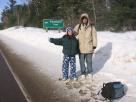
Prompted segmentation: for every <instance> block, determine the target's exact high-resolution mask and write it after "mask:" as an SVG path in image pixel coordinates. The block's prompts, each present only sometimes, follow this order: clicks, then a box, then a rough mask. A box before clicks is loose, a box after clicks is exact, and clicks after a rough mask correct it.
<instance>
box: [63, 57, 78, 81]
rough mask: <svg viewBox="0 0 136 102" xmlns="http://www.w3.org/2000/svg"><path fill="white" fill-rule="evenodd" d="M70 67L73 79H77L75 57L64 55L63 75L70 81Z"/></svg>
mask: <svg viewBox="0 0 136 102" xmlns="http://www.w3.org/2000/svg"><path fill="white" fill-rule="evenodd" d="M69 67H70V68H71V69H70V76H71V78H72V79H73V78H76V58H75V56H68V55H64V57H63V65H62V73H63V78H65V79H68V77H69V75H68V74H69Z"/></svg>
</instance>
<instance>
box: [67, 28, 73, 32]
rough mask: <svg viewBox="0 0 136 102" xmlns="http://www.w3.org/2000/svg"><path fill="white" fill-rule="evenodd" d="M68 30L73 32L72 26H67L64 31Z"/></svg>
mask: <svg viewBox="0 0 136 102" xmlns="http://www.w3.org/2000/svg"><path fill="white" fill-rule="evenodd" d="M68 31H72V32H74V30H73V28H72V27H67V28H66V33H68Z"/></svg>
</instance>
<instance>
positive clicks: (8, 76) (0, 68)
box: [0, 52, 27, 102]
mask: <svg viewBox="0 0 136 102" xmlns="http://www.w3.org/2000/svg"><path fill="white" fill-rule="evenodd" d="M0 102H27V100H26V98H25V96H24V95H23V93H22V91H21V89H20V87H19V85H18V84H17V82H16V80H15V78H14V76H13V74H12V73H11V71H10V70H9V66H8V65H7V63H6V61H5V59H4V56H3V55H2V53H1V52H0Z"/></svg>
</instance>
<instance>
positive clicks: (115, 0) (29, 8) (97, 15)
mask: <svg viewBox="0 0 136 102" xmlns="http://www.w3.org/2000/svg"><path fill="white" fill-rule="evenodd" d="M27 1H28V3H27V4H22V5H17V4H16V0H9V2H10V3H9V6H6V7H5V9H4V10H3V12H2V24H0V27H1V28H2V27H4V28H6V27H11V26H19V25H22V26H35V27H42V20H43V19H48V18H50V19H64V21H65V26H68V25H70V26H75V24H77V23H78V22H79V17H80V15H81V13H85V12H86V13H88V14H89V16H90V18H91V19H92V20H93V22H95V24H96V28H97V29H98V30H112V31H126V30H136V2H135V0H27Z"/></svg>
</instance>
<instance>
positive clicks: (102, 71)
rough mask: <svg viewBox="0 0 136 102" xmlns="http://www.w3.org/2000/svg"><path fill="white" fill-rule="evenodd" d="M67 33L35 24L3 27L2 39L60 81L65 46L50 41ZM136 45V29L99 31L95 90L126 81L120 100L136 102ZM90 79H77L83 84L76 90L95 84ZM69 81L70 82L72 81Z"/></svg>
mask: <svg viewBox="0 0 136 102" xmlns="http://www.w3.org/2000/svg"><path fill="white" fill-rule="evenodd" d="M64 34H65V33H64V32H61V33H58V31H49V32H46V31H45V30H43V29H39V28H32V27H26V28H23V27H21V28H18V29H16V28H14V27H13V28H9V29H6V30H1V31H0V40H2V41H3V42H5V43H6V44H8V45H9V46H10V47H11V48H12V49H13V50H14V52H15V53H17V54H18V55H21V56H24V57H25V58H27V59H29V60H30V61H32V62H33V63H35V65H36V66H38V68H37V69H35V70H37V71H40V72H41V73H46V74H48V75H49V76H50V77H51V78H52V79H53V80H57V79H58V77H59V76H60V75H61V63H62V58H63V54H62V51H61V50H62V47H60V46H55V45H53V44H51V43H49V41H48V38H50V37H54V38H59V37H62V36H63V35H64ZM135 45H136V32H126V33H111V32H108V31H103V32H98V47H97V49H96V51H95V53H94V57H93V68H94V79H93V80H94V81H93V84H94V88H96V89H97V90H95V91H94V92H95V93H96V91H98V90H99V89H100V87H101V86H102V83H103V82H109V81H122V82H123V83H125V84H126V85H127V87H128V91H127V94H126V96H125V97H124V98H122V99H120V100H119V102H134V101H135V100H136V90H135V89H136V47H135ZM76 57H77V71H78V70H80V69H79V61H78V56H76ZM37 59H39V60H37ZM88 82H91V80H87V79H86V80H84V81H83V82H82V81H79V82H77V83H78V84H79V83H80V85H79V88H77V89H76V90H78V91H79V95H80V92H81V91H80V90H81V89H82V88H83V89H84V88H87V87H90V86H91V85H92V83H88ZM81 83H82V84H81ZM67 84H68V85H69V83H67ZM70 84H71V83H70ZM73 84H74V83H72V86H73ZM78 84H76V85H78ZM91 90H92V89H91ZM73 91H74V90H73ZM74 92H75V91H74ZM90 94H92V93H86V95H85V96H87V95H90ZM85 96H83V98H84V97H85ZM81 98H82V96H81ZM85 99H87V98H85ZM96 99H97V98H96ZM101 101H102V100H101Z"/></svg>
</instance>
